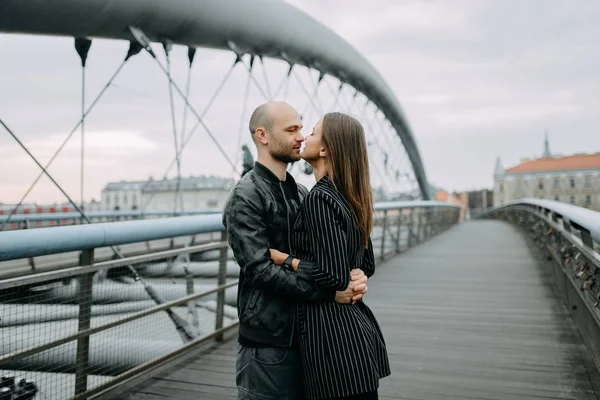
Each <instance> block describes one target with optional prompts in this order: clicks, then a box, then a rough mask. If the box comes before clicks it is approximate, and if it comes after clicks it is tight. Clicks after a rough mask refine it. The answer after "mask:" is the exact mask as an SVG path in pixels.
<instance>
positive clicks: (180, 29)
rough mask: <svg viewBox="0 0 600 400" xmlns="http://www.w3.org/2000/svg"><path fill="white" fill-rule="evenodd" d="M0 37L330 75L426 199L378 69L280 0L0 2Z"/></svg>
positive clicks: (408, 136)
mask: <svg viewBox="0 0 600 400" xmlns="http://www.w3.org/2000/svg"><path fill="white" fill-rule="evenodd" d="M0 9H1V12H0V32H5V33H23V34H42V35H58V36H72V37H101V38H109V39H124V40H133V37H132V35H131V34H130V31H129V29H128V27H129V26H135V27H137V28H140V29H141V30H142V31H143V32H144V33H145V34H146V35H147V36H148V37H149V38H150V39H151V40H152V41H161V40H164V39H169V40H171V41H172V42H174V43H177V44H182V45H187V46H191V47H207V48H216V49H232V43H233V44H234V46H233V47H234V48H233V49H232V50H238V49H239V51H241V52H242V53H251V54H256V55H261V56H266V57H271V58H278V59H281V60H284V61H287V62H289V63H290V64H299V65H304V66H307V67H310V68H313V69H316V70H318V71H319V72H320V73H321V74H329V75H332V76H334V77H336V78H338V79H339V80H340V81H342V82H345V83H347V84H349V85H351V86H353V87H354V88H356V89H358V90H359V91H360V92H362V93H363V94H364V95H365V96H367V98H368V99H369V100H370V101H371V102H373V103H374V104H375V105H376V106H377V107H378V108H379V109H380V110H381V111H382V112H383V113H384V115H385V116H386V118H387V119H388V120H389V121H390V122H391V124H392V126H393V127H394V129H395V130H396V133H397V134H398V136H399V137H400V139H401V140H402V143H403V145H404V148H405V149H406V153H407V154H408V157H409V159H410V161H411V164H412V167H413V171H414V174H415V177H416V179H417V182H418V184H419V187H420V189H421V193H422V197H423V199H424V200H429V199H430V193H429V185H428V183H427V177H426V174H425V168H424V166H423V162H422V160H421V155H420V153H419V149H418V146H417V143H416V141H415V139H414V136H413V134H412V132H411V129H410V126H409V124H408V121H407V119H406V117H405V116H404V113H403V111H402V108H401V106H400V103H399V102H398V100H397V98H396V96H395V95H394V93H393V92H392V90H391V89H390V88H389V86H388V85H387V83H386V82H385V80H384V79H383V78H382V77H381V75H380V74H379V73H378V72H377V70H376V69H375V68H374V67H373V66H372V65H371V64H370V63H369V62H368V61H367V60H366V59H365V58H364V57H363V56H362V55H361V54H360V53H359V52H358V51H357V50H356V49H355V48H354V47H352V46H351V45H350V44H349V43H347V42H346V41H345V40H344V39H342V38H341V37H340V36H339V35H337V34H336V33H334V32H333V31H332V30H330V29H329V28H327V27H326V26H324V25H323V24H321V23H319V22H317V21H316V20H315V19H314V18H312V17H310V16H309V15H307V14H306V13H304V12H302V11H300V10H299V9H297V8H296V7H294V6H292V5H290V4H288V3H285V2H282V1H277V0H251V1H250V0H219V1H214V0H169V1H165V0H86V1H81V0H52V1H48V0H4V1H3V5H2V6H0Z"/></svg>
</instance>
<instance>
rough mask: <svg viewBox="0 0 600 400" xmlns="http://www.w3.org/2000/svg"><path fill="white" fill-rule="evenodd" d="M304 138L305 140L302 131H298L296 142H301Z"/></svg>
mask: <svg viewBox="0 0 600 400" xmlns="http://www.w3.org/2000/svg"><path fill="white" fill-rule="evenodd" d="M304 140H306V139H305V138H304V135H303V134H302V133H298V134H297V135H296V142H299V143H302V142H304Z"/></svg>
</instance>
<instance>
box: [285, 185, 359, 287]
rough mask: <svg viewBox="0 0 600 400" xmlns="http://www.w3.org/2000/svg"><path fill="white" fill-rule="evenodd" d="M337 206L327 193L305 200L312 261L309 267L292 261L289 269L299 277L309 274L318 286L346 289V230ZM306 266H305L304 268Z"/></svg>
mask: <svg viewBox="0 0 600 400" xmlns="http://www.w3.org/2000/svg"><path fill="white" fill-rule="evenodd" d="M339 207H340V206H339V205H338V204H337V202H335V200H333V199H332V198H331V197H329V196H328V195H327V194H324V193H319V192H311V193H310V194H309V195H308V196H307V197H306V199H305V201H304V210H305V212H304V216H305V221H306V234H307V235H308V238H309V242H310V247H311V250H312V251H313V252H314V258H315V262H314V263H311V265H310V266H309V265H308V264H306V263H305V262H300V261H299V260H297V259H296V260H294V261H293V262H292V268H293V269H294V270H296V271H297V272H298V273H299V274H300V275H301V276H306V277H307V278H308V276H307V275H310V279H311V280H313V281H314V282H315V283H316V284H317V285H318V286H320V287H330V288H334V289H335V290H338V291H343V290H346V288H347V287H348V285H349V283H350V271H349V268H348V267H349V264H348V255H347V243H346V240H347V238H346V231H345V229H344V228H343V227H342V221H341V218H342V212H341V210H340V208H339ZM303 264H305V265H303Z"/></svg>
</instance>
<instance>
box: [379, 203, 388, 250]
mask: <svg viewBox="0 0 600 400" xmlns="http://www.w3.org/2000/svg"><path fill="white" fill-rule="evenodd" d="M386 228H387V210H384V211H383V226H382V231H381V255H380V257H381V259H382V260H383V259H384V257H385V230H386Z"/></svg>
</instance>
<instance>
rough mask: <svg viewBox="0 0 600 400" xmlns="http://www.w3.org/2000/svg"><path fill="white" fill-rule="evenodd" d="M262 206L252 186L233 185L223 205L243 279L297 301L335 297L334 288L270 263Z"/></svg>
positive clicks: (328, 299)
mask: <svg viewBox="0 0 600 400" xmlns="http://www.w3.org/2000/svg"><path fill="white" fill-rule="evenodd" d="M265 214H266V210H264V206H263V203H262V200H261V198H260V195H259V194H258V193H256V190H255V189H254V188H247V190H246V189H245V188H243V187H239V186H238V187H236V188H235V189H233V192H232V194H231V196H230V198H229V200H228V202H227V205H226V206H225V210H224V212H223V223H224V225H225V228H226V230H227V234H228V241H229V245H230V246H231V249H232V250H233V254H234V255H235V258H236V260H237V262H238V264H239V266H240V268H241V269H242V270H243V272H244V277H245V281H246V282H247V283H249V284H250V285H251V286H253V287H254V288H256V289H260V290H264V291H265V292H269V293H271V294H275V295H278V296H282V297H285V298H289V299H292V300H296V301H334V299H335V290H332V289H323V288H318V287H317V285H316V284H315V283H313V282H310V281H306V280H303V279H299V278H298V275H297V274H296V273H294V272H292V271H289V270H286V269H283V268H281V267H278V266H276V265H274V264H273V262H272V261H271V259H270V256H269V240H268V236H267V225H266V223H265Z"/></svg>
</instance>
